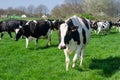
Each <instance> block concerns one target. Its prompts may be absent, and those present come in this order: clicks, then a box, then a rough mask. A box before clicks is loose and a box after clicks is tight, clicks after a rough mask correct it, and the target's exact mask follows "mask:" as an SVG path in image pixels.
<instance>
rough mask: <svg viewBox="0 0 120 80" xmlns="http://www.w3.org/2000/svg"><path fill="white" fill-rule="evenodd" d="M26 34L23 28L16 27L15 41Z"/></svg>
mask: <svg viewBox="0 0 120 80" xmlns="http://www.w3.org/2000/svg"><path fill="white" fill-rule="evenodd" d="M23 34H24V30H23V28H22V27H21V28H19V29H16V39H15V41H18V39H19V38H20V37H21V36H22V35H23Z"/></svg>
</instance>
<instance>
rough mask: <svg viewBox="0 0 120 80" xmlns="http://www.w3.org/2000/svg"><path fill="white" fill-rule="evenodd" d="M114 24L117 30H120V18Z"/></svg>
mask: <svg viewBox="0 0 120 80" xmlns="http://www.w3.org/2000/svg"><path fill="white" fill-rule="evenodd" d="M113 25H114V27H116V31H119V32H120V19H118V20H117V21H115V23H114V24H113Z"/></svg>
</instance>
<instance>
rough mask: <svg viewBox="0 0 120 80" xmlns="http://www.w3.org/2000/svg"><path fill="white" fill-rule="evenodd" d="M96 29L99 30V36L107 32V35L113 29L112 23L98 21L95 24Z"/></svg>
mask: <svg viewBox="0 0 120 80" xmlns="http://www.w3.org/2000/svg"><path fill="white" fill-rule="evenodd" d="M93 26H94V27H96V28H97V30H98V32H97V34H100V33H101V32H103V31H106V32H107V33H109V32H110V30H111V27H112V22H111V21H105V22H103V21H97V22H95V23H94V24H93Z"/></svg>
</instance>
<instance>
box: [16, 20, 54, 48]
mask: <svg viewBox="0 0 120 80" xmlns="http://www.w3.org/2000/svg"><path fill="white" fill-rule="evenodd" d="M51 30H52V28H51V23H50V22H49V21H44V20H37V21H35V20H33V21H28V22H27V23H26V25H25V26H22V27H21V28H19V29H18V30H17V33H16V41H18V39H19V38H20V37H21V36H22V35H24V36H25V37H26V48H28V44H29V41H30V40H31V39H34V40H35V45H36V46H38V39H39V37H41V36H47V44H46V46H48V45H50V41H51Z"/></svg>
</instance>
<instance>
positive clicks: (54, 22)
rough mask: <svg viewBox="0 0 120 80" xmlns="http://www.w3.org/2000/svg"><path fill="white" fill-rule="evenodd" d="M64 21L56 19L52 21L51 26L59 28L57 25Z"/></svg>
mask: <svg viewBox="0 0 120 80" xmlns="http://www.w3.org/2000/svg"><path fill="white" fill-rule="evenodd" d="M64 22H65V21H63V20H61V19H57V20H54V21H53V27H54V29H56V30H59V27H60V25H61V24H62V23H64Z"/></svg>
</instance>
